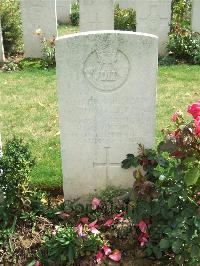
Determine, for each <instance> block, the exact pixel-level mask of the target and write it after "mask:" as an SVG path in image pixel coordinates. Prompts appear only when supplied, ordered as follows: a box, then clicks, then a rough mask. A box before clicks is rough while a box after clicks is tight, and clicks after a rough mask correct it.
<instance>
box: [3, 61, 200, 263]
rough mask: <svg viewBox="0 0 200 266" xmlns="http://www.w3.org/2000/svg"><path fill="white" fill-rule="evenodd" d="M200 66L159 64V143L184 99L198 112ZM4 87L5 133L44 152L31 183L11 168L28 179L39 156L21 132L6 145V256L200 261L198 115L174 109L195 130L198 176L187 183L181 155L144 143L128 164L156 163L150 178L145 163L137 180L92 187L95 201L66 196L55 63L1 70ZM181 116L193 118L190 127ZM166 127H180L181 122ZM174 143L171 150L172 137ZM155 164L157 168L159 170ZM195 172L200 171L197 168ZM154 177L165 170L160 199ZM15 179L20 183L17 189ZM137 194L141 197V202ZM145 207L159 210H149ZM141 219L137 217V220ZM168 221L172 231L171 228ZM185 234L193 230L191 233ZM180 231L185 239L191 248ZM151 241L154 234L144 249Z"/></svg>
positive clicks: (21, 259) (191, 148) (18, 259)
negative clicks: (172, 156)
mask: <svg viewBox="0 0 200 266" xmlns="http://www.w3.org/2000/svg"><path fill="white" fill-rule="evenodd" d="M38 68H39V69H38ZM199 71H200V67H199V66H192V65H186V64H182V65H181V64H180V65H175V66H162V67H159V70H158V74H159V75H158V97H157V129H156V142H157V143H159V142H160V141H161V140H163V136H162V134H161V129H162V128H164V127H166V126H167V125H168V124H171V123H172V121H171V116H172V114H173V113H174V112H175V111H176V110H177V109H179V110H183V111H184V115H185V116H186V119H187V121H191V115H189V114H188V113H187V106H188V105H189V104H192V103H194V102H196V101H198V100H199V84H200V75H199ZM147 89H148V88H147ZM0 90H1V97H2V100H1V120H0V121H1V125H0V126H1V129H2V140H3V143H5V142H6V140H8V139H11V138H12V137H13V136H14V135H15V136H16V137H18V138H19V137H20V138H22V139H23V140H24V141H25V142H26V143H28V144H29V148H30V151H31V153H32V155H33V157H35V161H36V164H35V166H34V168H33V170H32V171H31V172H30V177H31V180H30V187H29V184H28V183H27V182H26V179H25V180H24V181H23V182H22V184H23V185H22V186H18V184H17V185H16V184H15V179H13V176H12V175H15V176H16V178H22V179H23V178H24V176H25V177H26V176H27V175H28V174H29V170H30V169H31V165H32V160H31V158H30V157H29V156H30V154H29V150H27V148H26V146H23V145H24V144H22V143H18V142H17V141H16V140H15V141H14V142H11V143H10V144H9V145H10V146H7V147H10V148H9V149H10V150H9V149H8V150H7V152H9V151H10V152H11V154H12V152H13V150H14V152H15V156H11V157H9V156H7V155H8V154H7V152H6V151H5V152H4V156H3V160H4V163H3V166H6V165H7V166H6V167H8V168H7V169H8V172H7V178H8V180H9V182H10V183H9V186H8V187H7V193H8V195H9V196H7V204H8V206H9V208H8V209H9V213H8V212H7V211H3V212H0V217H1V218H0V223H1V225H2V226H1V229H0V245H1V247H2V248H0V263H3V265H20V266H21V265H26V266H28V265H29V266H33V265H34V266H42V265H50V266H51V265H55V266H59V265H60V266H61V265H67V266H68V265H69V266H71V265H77V266H87V265H88V266H89V265H91V266H92V265H96V264H97V263H99V264H101V265H103V266H104V265H126V266H141V265H145V266H151V265H152V266H153V265H165V266H167V265H184V266H187V265H188V266H189V265H194V266H198V265H199V263H198V261H199V260H198V259H199V247H198V245H199V233H198V232H199V231H198V230H199V228H200V226H199V225H200V220H199V215H197V214H196V213H197V211H199V208H198V206H199V205H200V200H199V197H200V193H199V186H198V185H197V184H196V183H195V182H196V181H195V180H196V177H195V173H196V172H195V171H196V170H195V169H197V166H198V165H199V155H200V154H199V137H198V136H199V135H200V127H198V130H199V131H198V132H196V133H195V130H194V124H192V125H191V124H190V123H189V122H187V123H185V122H184V120H182V115H181V114H180V113H175V115H174V116H173V120H174V121H175V122H174V123H175V128H176V130H175V132H179V137H178V138H177V140H182V138H185V137H186V138H187V139H188V140H189V141H188V142H187V143H186V148H185V147H181V153H183V152H186V155H185V156H186V158H187V157H189V156H191V152H192V157H191V158H190V159H192V161H190V164H191V165H192V169H191V168H189V171H193V170H194V172H193V175H192V178H193V177H194V179H195V180H194V179H192V181H191V175H190V176H189V180H187V182H188V183H189V184H187V185H186V184H185V183H184V184H183V182H182V176H181V178H180V175H179V171H177V169H178V168H177V169H176V168H174V166H173V163H172V164H170V167H169V165H168V161H167V160H166V159H165V158H164V157H163V156H162V155H160V154H156V153H155V152H152V151H143V149H142V148H141V150H140V153H139V155H138V157H135V158H134V157H133V155H131V157H129V158H127V159H125V160H124V161H123V163H122V166H123V168H129V166H130V165H131V164H132V163H133V164H134V165H135V163H136V164H137V165H140V167H142V168H143V169H145V170H147V168H146V167H147V164H148V170H147V174H148V178H149V179H147V180H148V181H147V180H146V179H145V176H143V175H142V172H140V171H136V172H134V173H133V175H134V178H135V179H136V182H135V184H134V186H133V188H130V189H128V190H124V189H120V188H119V189H118V188H108V189H107V190H104V191H102V192H101V193H100V194H94V195H88V200H87V204H86V205H85V204H84V205H82V204H80V203H79V202H78V201H76V200H74V201H73V200H72V201H66V202H65V204H64V203H63V197H62V195H61V193H62V177H61V157H60V142H59V134H60V133H59V125H58V104H57V92H56V72H55V69H49V70H44V69H40V63H39V62H38V64H37V63H34V64H33V65H31V63H30V62H29V64H26V63H25V64H24V69H23V70H21V71H15V72H10V73H9V72H0ZM195 106H197V110H196V109H195V108H196V107H195ZM198 106H199V103H196V105H194V108H191V113H192V114H196V113H195V112H198V114H199V109H198V108H199V107H198ZM3 121H6V123H3ZM142 123H145V121H141V126H142ZM181 123H184V124H185V125H186V131H185V129H183V128H182V127H181ZM191 130H192V131H191ZM191 132H193V133H192V135H191ZM167 134H169V136H172V135H173V134H174V132H172V131H171V132H170V131H169V132H168V133H167ZM185 134H186V135H185ZM196 134H197V135H196ZM198 134H199V135H198ZM189 135H191V136H192V141H191V140H190V138H188V136H189ZM175 139H176V138H175ZM166 143H167V142H165V144H166ZM5 145H6V144H5ZM21 145H22V146H21ZM176 145H177V143H176ZM13 147H14V148H13ZM165 148H166V151H167V148H168V145H165ZM80 149H81V147H80ZM131 152H132V151H131V147H130V153H131ZM21 158H22V160H21ZM133 158H134V160H133V161H132V159H133ZM24 159H25V161H23V160H24ZM129 159H130V161H129ZM169 162H170V161H169ZM23 163H24V164H23ZM182 163H183V164H184V163H185V161H184V160H183V161H181V160H179V159H178V160H177V164H176V165H175V167H178V166H181V164H182ZM137 165H136V166H137ZM157 166H158V168H157ZM20 167H21V168H22V169H20ZM190 167H191V166H190ZM29 168H30V169H29ZM160 168H162V170H161V169H160ZM7 169H6V168H5V170H6V171H7ZM18 169H19V170H18ZM155 169H157V170H158V172H154V170H155ZM180 169H181V168H180ZM160 170H161V171H160ZM18 171H19V172H18ZM124 171H125V170H124ZM168 171H172V172H173V171H174V173H175V174H174V177H173V179H170V182H171V183H170V184H169V183H168V182H169V181H168V180H166V176H167V175H168ZM9 173H11V175H9ZM161 173H162V174H161ZM196 174H197V176H198V174H199V173H198V171H197V173H196ZM152 178H157V179H156V180H157V186H158V187H157V189H158V190H159V191H160V193H161V194H160V195H162V196H160V197H158V198H157V201H155V202H154V201H153V200H152V199H154V198H155V197H157V196H158V195H157V194H155V190H154V189H155V187H154V186H155V184H154V182H155V181H153V179H152ZM2 181H3V180H2V179H1V182H2ZM3 182H5V181H3ZM191 184H193V185H192V186H191ZM188 185H190V186H189V187H188ZM10 187H12V188H14V189H13V190H12V189H11V190H9V188H10ZM35 188H38V189H39V191H36V190H35ZM138 188H139V191H138ZM41 189H42V191H43V192H42V191H40V190H41ZM45 191H47V192H50V194H46V193H45ZM142 191H144V192H142ZM162 191H164V193H165V194H164V195H163V194H162ZM9 193H10V194H9ZM140 193H142V195H143V196H141V195H140ZM143 193H144V194H143ZM139 195H140V196H141V198H140V196H139ZM135 196H137V197H138V199H137V205H135ZM177 198H180V200H179V201H177V200H176V199H177ZM13 202H14V204H13ZM153 202H154V203H153ZM180 206H181V208H180ZM182 206H184V207H182ZM177 210H179V212H178V214H177ZM0 211H1V210H0ZM144 213H146V215H145V216H146V217H148V215H149V217H150V216H152V217H153V219H152V220H150V218H149V219H148V218H147V219H146V218H145V219H144V220H142V219H141V215H144ZM191 216H192V217H193V218H194V219H191V218H190V217H191ZM133 219H134V220H137V221H138V222H137V223H133ZM173 223H177V224H178V225H180V226H181V225H184V226H183V227H181V229H180V227H179V226H177V228H174V230H173V231H172V233H170V231H169V228H170V226H168V227H167V228H166V224H167V225H170V224H173ZM185 224H187V226H185ZM165 230H166V232H167V233H166V234H165V238H162V236H163V232H165ZM167 230H168V231H167ZM180 230H181V231H180ZM185 235H187V237H186V238H183V239H182V237H184V236H185ZM157 239H159V242H158V240H157ZM160 239H161V240H160ZM181 241H184V245H183V246H182V247H183V249H182V248H181V245H182V242H181ZM147 243H151V244H150V245H148V248H147V249H144V248H145V246H146V244H147ZM175 254H176V255H175ZM183 260H184V263H182V262H183ZM188 261H189V262H192V264H190V263H187V262H188Z"/></svg>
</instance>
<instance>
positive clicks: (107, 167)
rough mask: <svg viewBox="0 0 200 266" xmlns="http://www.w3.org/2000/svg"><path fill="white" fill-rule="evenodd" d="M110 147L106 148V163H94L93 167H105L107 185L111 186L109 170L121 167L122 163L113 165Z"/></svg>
mask: <svg viewBox="0 0 200 266" xmlns="http://www.w3.org/2000/svg"><path fill="white" fill-rule="evenodd" d="M109 149H110V147H105V151H106V160H105V162H104V163H95V162H94V163H93V167H105V168H106V185H109V169H110V167H121V163H111V162H110V156H109V155H110V154H109Z"/></svg>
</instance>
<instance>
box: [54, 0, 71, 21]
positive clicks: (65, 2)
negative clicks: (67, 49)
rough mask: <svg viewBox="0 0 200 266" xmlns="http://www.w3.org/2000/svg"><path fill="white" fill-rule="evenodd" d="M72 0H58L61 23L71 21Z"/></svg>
mask: <svg viewBox="0 0 200 266" xmlns="http://www.w3.org/2000/svg"><path fill="white" fill-rule="evenodd" d="M70 6H71V1H70V0H56V12H57V20H58V22H59V23H65V24H66V23H69V22H70Z"/></svg>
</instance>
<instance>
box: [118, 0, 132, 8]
mask: <svg viewBox="0 0 200 266" xmlns="http://www.w3.org/2000/svg"><path fill="white" fill-rule="evenodd" d="M135 2H136V0H115V4H119V6H120V8H133V9H135Z"/></svg>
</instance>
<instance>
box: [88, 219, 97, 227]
mask: <svg viewBox="0 0 200 266" xmlns="http://www.w3.org/2000/svg"><path fill="white" fill-rule="evenodd" d="M88 226H89V227H98V226H97V220H95V221H94V222H92V223H90V224H88Z"/></svg>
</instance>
